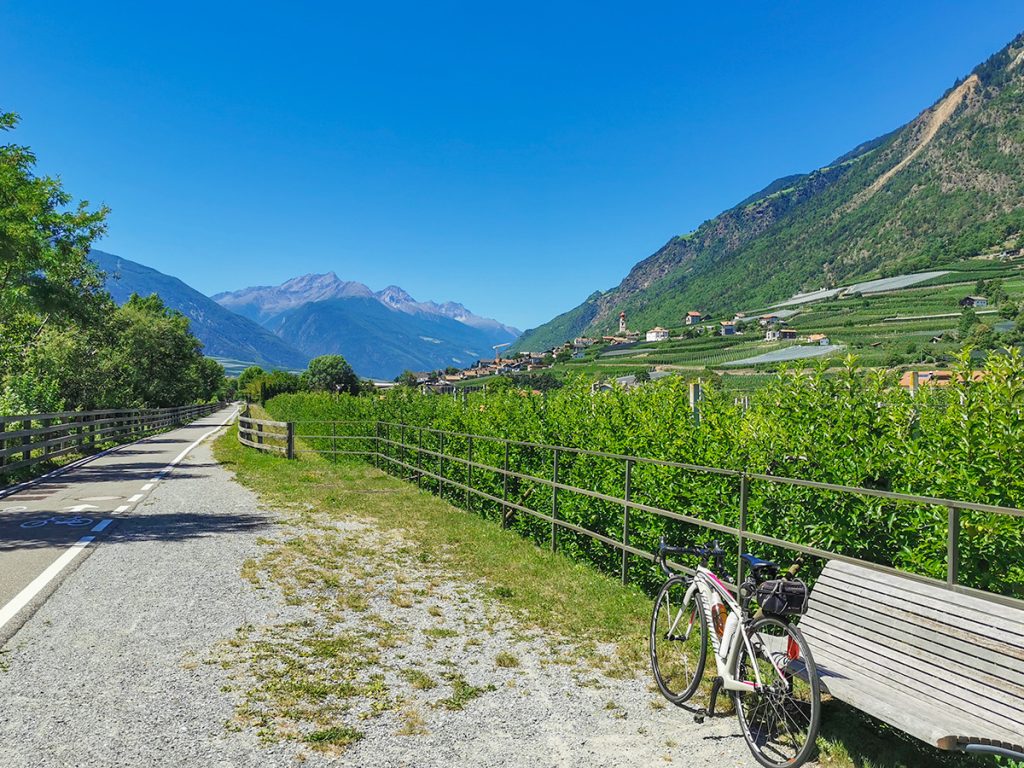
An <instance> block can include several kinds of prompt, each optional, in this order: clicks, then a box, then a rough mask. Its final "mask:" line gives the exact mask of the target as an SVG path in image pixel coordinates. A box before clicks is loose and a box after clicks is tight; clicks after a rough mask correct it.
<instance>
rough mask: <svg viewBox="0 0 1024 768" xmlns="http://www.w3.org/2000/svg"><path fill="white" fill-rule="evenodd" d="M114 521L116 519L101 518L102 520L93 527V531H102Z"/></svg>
mask: <svg viewBox="0 0 1024 768" xmlns="http://www.w3.org/2000/svg"><path fill="white" fill-rule="evenodd" d="M112 522H114V521H113V520H111V519H110V518H107V519H106V520H100V521H99V523H97V524H96V525H95V526H94V527H93V529H92V532H93V533H99V532H100V531H102V530H103V529H104V528H106V527H107V526H108V525H110V524H111V523H112Z"/></svg>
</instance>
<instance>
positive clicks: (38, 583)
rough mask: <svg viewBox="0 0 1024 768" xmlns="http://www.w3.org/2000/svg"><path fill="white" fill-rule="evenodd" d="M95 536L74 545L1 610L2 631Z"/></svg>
mask: <svg viewBox="0 0 1024 768" xmlns="http://www.w3.org/2000/svg"><path fill="white" fill-rule="evenodd" d="M94 538H96V537H95V536H83V537H82V538H80V539H79V540H78V541H76V542H75V543H74V544H72V545H71V546H70V547H69V548H68V551H67V552H65V553H64V554H63V555H61V556H60V557H58V558H57V559H56V560H54V561H53V562H52V563H51V564H50V567H49V568H47V569H46V570H45V571H43V572H42V573H41V574H39V575H38V576H36V577H35V579H33V580H32V582H31V583H30V584H29V585H28V586H27V587H25V588H24V589H23V590H21V592H19V593H18V594H17V595H15V597H14V599H13V600H11V602H9V603H8V604H7V605H5V606H4V607H3V608H0V629H3V627H4V625H5V624H6V623H7V622H8V621H10V620H11V619H13V618H14V617H15V616H17V615H18V612H19V611H20V610H21V609H22V608H24V607H25V606H26V605H28V604H29V603H30V602H31V601H32V598H33V597H35V596H36V595H38V594H39V593H40V592H42V591H43V589H44V588H45V587H46V585H47V584H49V583H50V582H51V581H53V580H54V579H55V578H56V577H57V575H58V574H59V573H60V572H61V571H63V570H64V569H65V568H66V567H67V565H68V564H69V563H70V562H71V561H72V560H74V559H75V558H76V557H77V556H78V553H79V552H81V551H82V550H83V549H84V548H85V547H86V546H88V544H89V542H91V541H92V540H93V539H94Z"/></svg>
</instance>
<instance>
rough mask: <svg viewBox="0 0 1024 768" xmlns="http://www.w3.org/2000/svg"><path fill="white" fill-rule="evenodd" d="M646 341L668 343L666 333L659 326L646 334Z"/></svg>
mask: <svg viewBox="0 0 1024 768" xmlns="http://www.w3.org/2000/svg"><path fill="white" fill-rule="evenodd" d="M647 341H668V331H667V330H666V329H664V328H662V327H661V326H660V325H659V326H657V327H656V328H652V329H651V330H649V331H648V332H647Z"/></svg>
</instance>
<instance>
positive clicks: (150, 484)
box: [142, 483, 156, 491]
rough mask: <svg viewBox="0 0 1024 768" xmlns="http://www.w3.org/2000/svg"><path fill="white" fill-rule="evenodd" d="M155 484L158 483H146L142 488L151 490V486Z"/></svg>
mask: <svg viewBox="0 0 1024 768" xmlns="http://www.w3.org/2000/svg"><path fill="white" fill-rule="evenodd" d="M154 485H156V483H146V484H145V485H144V486H142V490H144V491H148V490H149V489H150V488H152V487H153V486H154Z"/></svg>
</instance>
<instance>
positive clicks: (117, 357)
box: [104, 294, 223, 408]
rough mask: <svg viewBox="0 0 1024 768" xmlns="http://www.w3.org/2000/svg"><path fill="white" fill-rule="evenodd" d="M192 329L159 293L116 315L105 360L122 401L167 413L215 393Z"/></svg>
mask: <svg viewBox="0 0 1024 768" xmlns="http://www.w3.org/2000/svg"><path fill="white" fill-rule="evenodd" d="M188 324H189V321H188V318H187V317H185V316H184V315H183V314H181V313H180V312H177V311H174V310H170V309H168V308H167V307H165V306H164V303H163V301H162V300H161V299H160V297H159V296H157V295H156V294H153V295H151V296H147V297H145V298H143V297H141V296H138V295H136V294H133V295H132V296H131V297H129V299H128V301H127V302H126V303H125V304H124V306H122V307H120V308H118V309H117V310H116V312H115V313H114V317H113V319H112V326H113V332H114V334H115V337H116V338H115V342H114V346H113V347H112V348H111V349H110V350H108V352H107V354H106V359H105V360H104V367H105V368H106V372H107V375H108V378H109V380H110V381H111V382H114V384H115V387H116V389H115V391H114V393H113V394H114V398H113V399H114V400H115V401H116V402H118V403H119V404H120V405H122V406H127V405H136V406H145V407H150V408H165V407H170V406H174V405H182V404H185V403H191V402H194V401H195V400H197V399H205V398H207V397H209V396H210V395H211V394H212V392H211V385H210V382H209V381H208V380H207V379H209V378H210V377H211V374H212V372H211V371H210V370H206V371H204V372H202V373H200V369H201V367H202V366H204V365H205V363H203V359H204V358H203V356H202V353H201V349H202V344H200V342H199V340H198V339H196V337H195V336H193V335H192V334H191V333H189V329H188ZM221 375H223V371H222V369H221ZM217 386H219V381H218V382H217ZM212 389H213V391H215V390H216V387H212Z"/></svg>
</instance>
